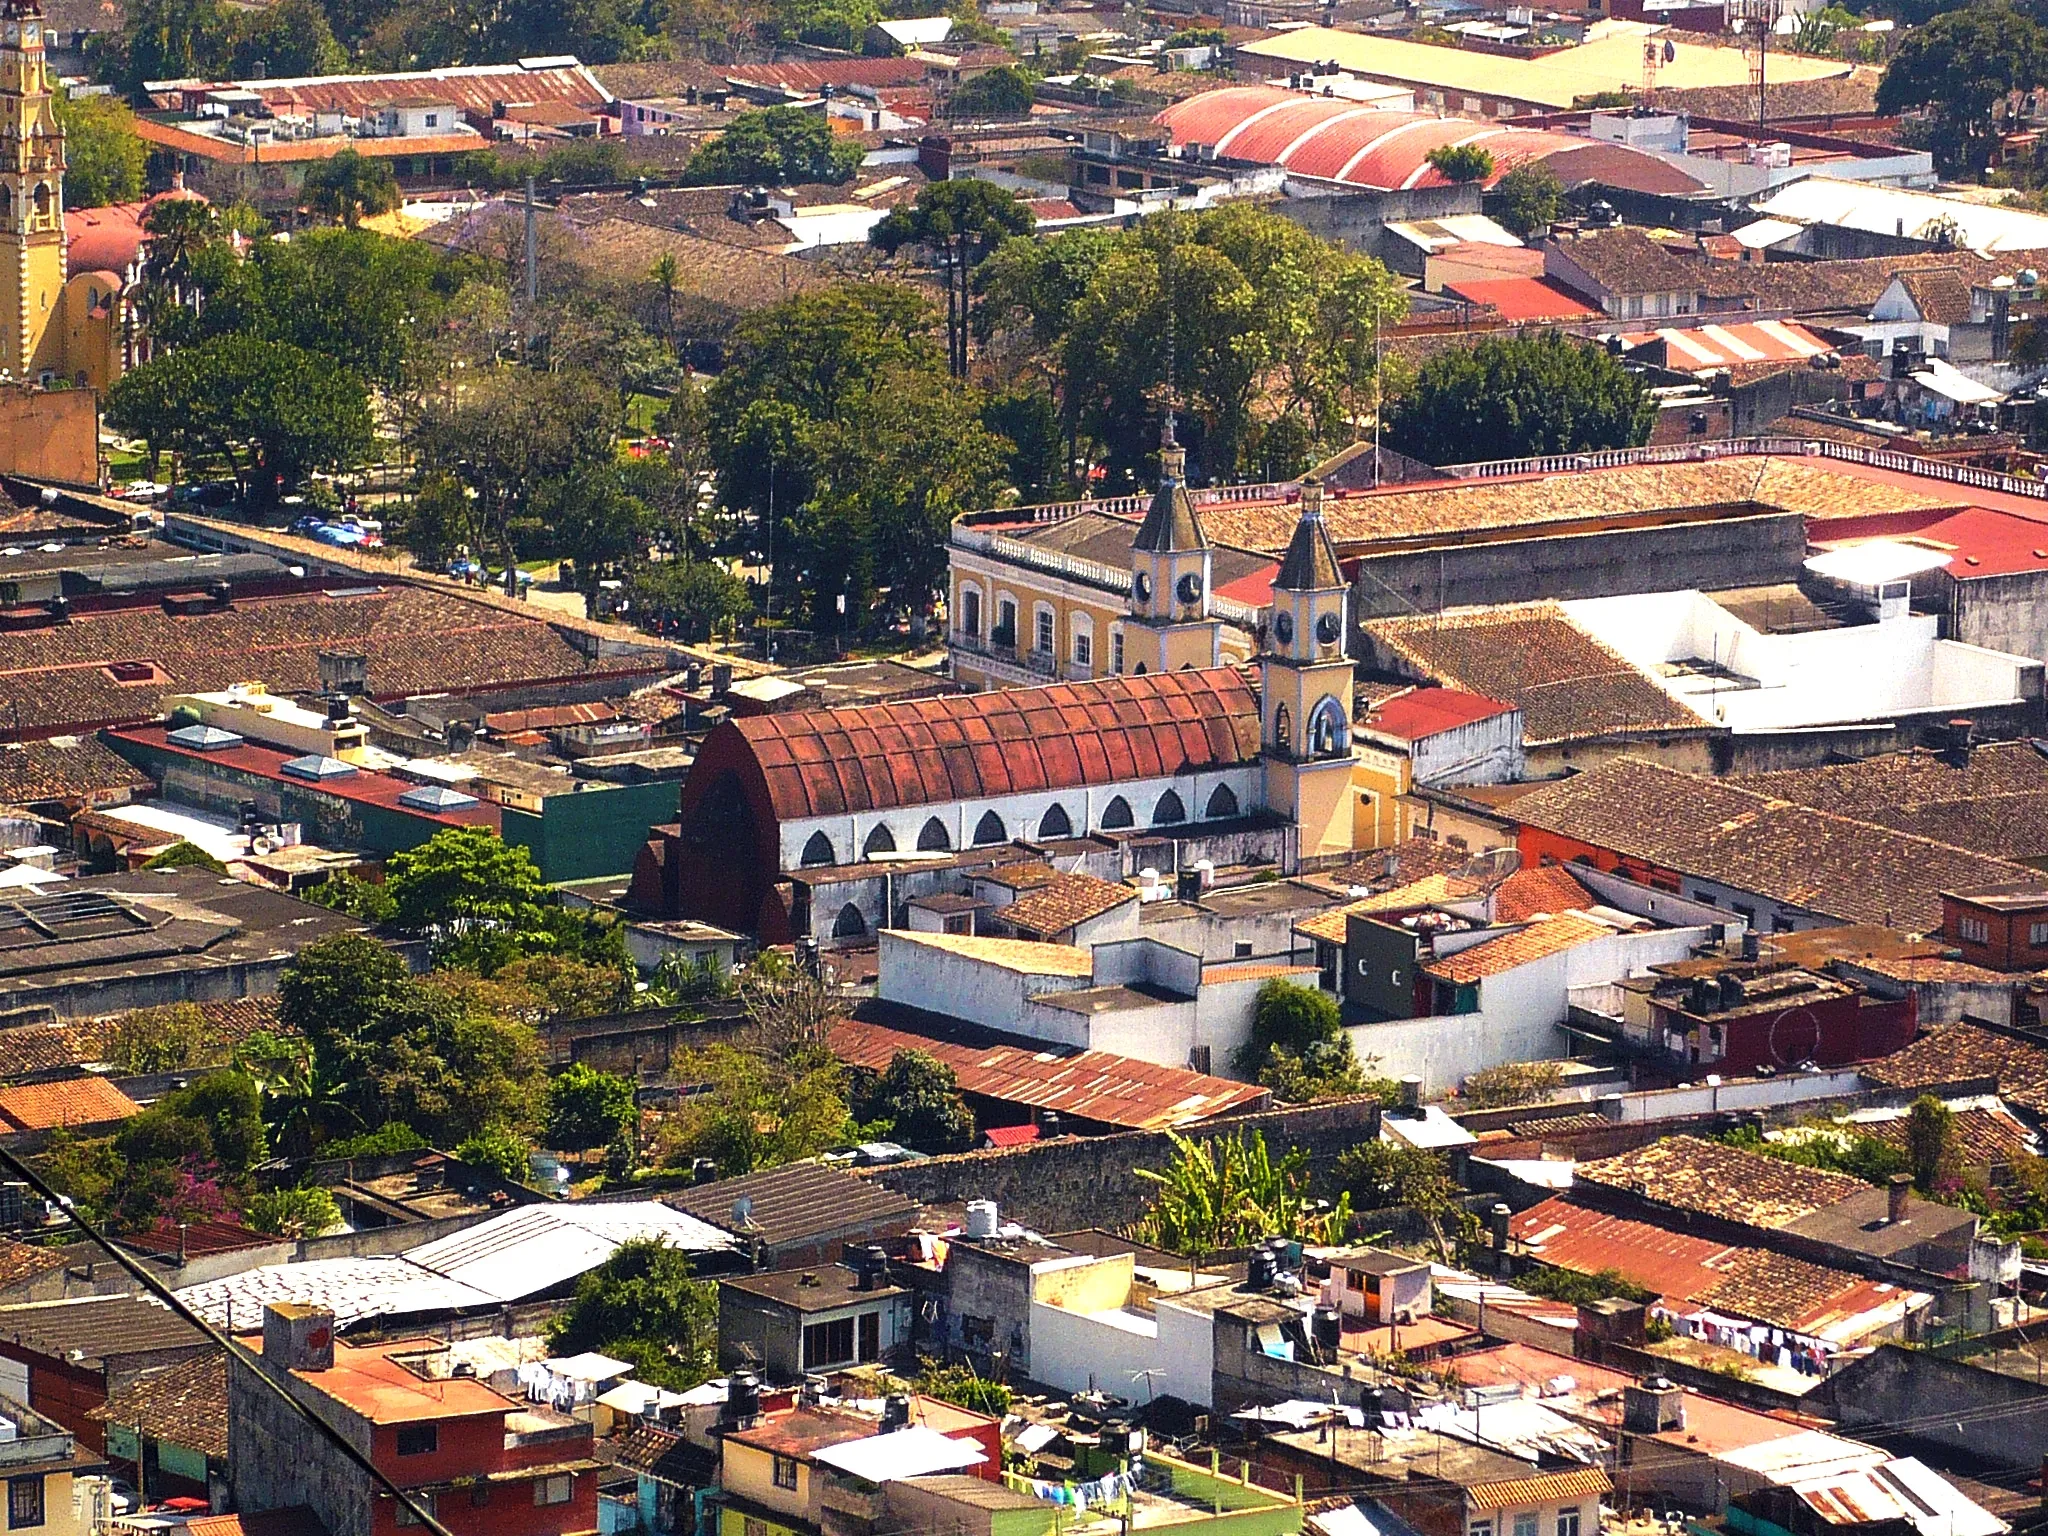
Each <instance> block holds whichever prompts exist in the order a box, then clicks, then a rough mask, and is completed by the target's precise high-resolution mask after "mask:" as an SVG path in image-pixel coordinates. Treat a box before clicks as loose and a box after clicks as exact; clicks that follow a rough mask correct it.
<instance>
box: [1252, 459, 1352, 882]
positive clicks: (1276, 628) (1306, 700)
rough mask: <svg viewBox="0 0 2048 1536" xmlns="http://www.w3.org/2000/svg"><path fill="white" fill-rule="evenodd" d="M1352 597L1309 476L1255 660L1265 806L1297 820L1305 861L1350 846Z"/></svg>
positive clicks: (1316, 487) (1320, 492)
mask: <svg viewBox="0 0 2048 1536" xmlns="http://www.w3.org/2000/svg"><path fill="white" fill-rule="evenodd" d="M1349 598H1350V589H1349V585H1348V583H1346V582H1345V580H1344V572H1343V571H1342V570H1341V569H1340V568H1339V567H1338V564H1337V550H1336V546H1335V545H1333V544H1332V543H1331V542H1330V530H1329V529H1328V528H1327V527H1325V526H1324V524H1323V487H1322V484H1321V482H1319V481H1317V480H1316V479H1314V478H1313V477H1311V478H1310V479H1307V480H1304V481H1303V482H1302V485H1301V517H1300V520H1299V521H1298V522H1296V523H1295V525H1294V537H1293V538H1292V539H1290V540H1289V541H1288V545H1287V553H1286V555H1285V556H1283V557H1282V559H1281V561H1280V571H1279V574H1278V575H1276V576H1275V577H1274V578H1273V621H1272V626H1271V634H1270V639H1269V642H1268V644H1267V646H1266V649H1265V651H1264V653H1263V654H1262V655H1261V656H1260V657H1259V707H1260V709H1261V711H1262V712H1263V713H1264V715H1265V722H1264V745H1263V753H1262V755H1263V756H1264V758H1265V764H1266V804H1267V806H1268V807H1269V808H1270V809H1272V810H1275V811H1279V812H1280V813H1282V814H1283V815H1288V816H1292V817H1293V818H1294V821H1295V825H1296V826H1297V827H1298V828H1299V829H1300V837H1301V842H1300V853H1301V855H1302V857H1304V858H1307V857H1312V856H1313V855H1316V854H1319V853H1342V852H1344V851H1346V850H1348V849H1349V848H1350V847H1351V845H1352V832H1351V820H1352V818H1351V793H1350V791H1351V761H1352V754H1351V692H1352V670H1351V658H1350V656H1349V655H1347V654H1346V652H1345V648H1344V632H1345V628H1346V625H1345V617H1346V612H1347V608H1348V604H1349Z"/></svg>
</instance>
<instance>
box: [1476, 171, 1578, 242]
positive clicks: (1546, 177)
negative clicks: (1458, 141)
mask: <svg viewBox="0 0 2048 1536" xmlns="http://www.w3.org/2000/svg"><path fill="white" fill-rule="evenodd" d="M1491 201H1492V203H1493V207H1494V217H1496V218H1497V219H1499V220H1500V222H1501V223H1502V224H1503V225H1505V226H1506V227H1507V229H1508V232H1509V233H1510V234H1514V235H1519V236H1520V237H1521V238H1522V239H1524V240H1526V239H1528V238H1529V237H1530V236H1531V235H1535V234H1540V233H1541V232H1542V231H1543V230H1545V229H1548V228H1549V227H1550V225H1551V223H1552V222H1553V221H1554V220H1555V219H1556V218H1557V215H1558V210H1559V209H1561V208H1562V207H1563V206H1564V183H1563V182H1562V181H1559V180H1558V179H1557V172H1555V171H1553V170H1552V169H1551V168H1550V167H1549V166H1547V165H1545V164H1544V163H1543V162H1542V161H1541V160H1534V161H1531V162H1529V163H1528V164H1527V165H1518V166H1516V167H1515V168H1514V169H1513V170H1512V171H1509V172H1508V173H1507V175H1505V176H1503V177H1501V179H1500V180H1499V181H1497V182H1495V183H1494V184H1493V194H1492V199H1491Z"/></svg>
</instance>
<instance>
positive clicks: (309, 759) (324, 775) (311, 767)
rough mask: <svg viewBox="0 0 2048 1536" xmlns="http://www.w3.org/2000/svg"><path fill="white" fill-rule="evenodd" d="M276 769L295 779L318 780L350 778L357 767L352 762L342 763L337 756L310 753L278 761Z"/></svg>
mask: <svg viewBox="0 0 2048 1536" xmlns="http://www.w3.org/2000/svg"><path fill="white" fill-rule="evenodd" d="M277 771H278V772H279V773H288V774H290V775H291V776H292V777H293V778H295V779H315V780H318V779H346V778H352V777H354V775H355V773H356V772H357V769H356V765H355V764H354V763H344V762H343V761H342V760H341V759H340V758H338V757H325V756H322V755H321V754H319V753H310V754H308V755H307V756H305V757H295V758H293V759H292V760H291V761H290V762H288V763H279V764H278V767H277Z"/></svg>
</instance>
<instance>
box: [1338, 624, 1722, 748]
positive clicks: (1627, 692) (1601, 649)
mask: <svg viewBox="0 0 2048 1536" xmlns="http://www.w3.org/2000/svg"><path fill="white" fill-rule="evenodd" d="M1366 629H1367V632H1368V633H1369V634H1370V635H1371V636H1372V637H1373V639H1374V640H1375V641H1376V642H1377V643H1378V644H1379V645H1380V646H1381V647H1383V648H1384V649H1385V650H1386V651H1388V652H1391V653H1392V654H1393V655H1394V656H1396V657H1398V658H1399V659H1400V661H1401V662H1402V663H1403V666H1402V670H1403V671H1408V672H1419V673H1421V674H1423V675H1425V676H1429V677H1434V678H1436V679H1437V680H1438V681H1440V682H1442V683H1443V684H1444V685H1445V686H1447V687H1455V688H1460V689H1464V690H1467V691H1469V692H1473V693H1477V694H1480V695H1483V696H1487V697H1491V698H1496V699H1505V700H1507V701H1508V702H1510V703H1512V704H1514V705H1515V706H1516V707H1518V708H1519V709H1520V710H1521V711H1522V733H1523V738H1524V740H1525V741H1527V742H1528V743H1529V745H1531V746H1541V745H1550V744H1553V743H1557V742H1564V741H1581V740H1586V739H1588V738H1597V737H1603V736H1613V735H1639V734H1644V733H1650V734H1655V733H1657V732H1662V731H1674V730H1678V731H1684V730H1694V731H1704V730H1708V729H1710V727H1709V725H1708V722H1707V721H1706V720H1704V719H1702V718H1701V717H1700V716H1699V715H1698V714H1697V713H1695V712H1694V711H1693V710H1690V709H1688V708H1686V706H1685V705H1683V704H1681V703H1679V702H1678V700H1676V699H1674V698H1673V697H1672V696H1671V695H1670V694H1668V693H1666V692H1665V691H1664V690H1663V689H1662V688H1659V687H1658V686H1657V685H1656V683H1654V682H1653V681H1651V680H1650V678H1649V677H1648V676H1646V675H1645V674H1644V673H1643V672H1642V670H1641V669H1640V668H1638V667H1635V666H1632V665H1631V664H1630V663H1629V662H1628V661H1626V660H1624V659H1623V658H1622V657H1621V656H1619V655H1617V654H1616V653H1615V652H1614V651H1612V650H1609V649H1608V648H1607V647H1606V646H1605V645H1602V644H1601V643H1600V642H1599V641H1598V640H1596V639H1595V638H1594V637H1593V636H1591V635H1589V634H1587V633H1586V632H1585V631H1584V630H1583V629H1580V628H1579V627H1578V626H1577V625H1576V624H1574V623H1572V621H1571V620H1570V619H1568V618H1567V617H1565V614H1564V610H1563V609H1562V608H1560V607H1559V606H1558V605H1557V604H1556V603H1547V602H1546V603H1522V604H1514V605H1512V606H1508V607H1501V608H1484V609H1471V610H1467V611H1465V612H1462V613H1461V612H1452V613H1447V614H1442V615H1435V614H1432V615H1426V616H1424V617H1422V618H1419V619H1416V618H1401V619H1376V620H1374V621H1373V622H1372V623H1370V624H1368V625H1367V626H1366Z"/></svg>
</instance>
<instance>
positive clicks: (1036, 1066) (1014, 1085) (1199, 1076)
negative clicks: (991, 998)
mask: <svg viewBox="0 0 2048 1536" xmlns="http://www.w3.org/2000/svg"><path fill="white" fill-rule="evenodd" d="M898 1051H923V1052H924V1053H925V1054H926V1055H928V1056H933V1057H936V1058H937V1059H938V1060H939V1061H941V1062H943V1063H944V1064H945V1065H946V1066H948V1067H950V1068H952V1070H953V1077H954V1079H955V1081H956V1082H958V1084H959V1085H960V1091H961V1092H963V1093H972V1094H978V1095H980V1096H981V1097H983V1098H990V1099H1001V1100H1003V1101H1004V1102H1006V1103H1011V1104H1024V1105H1028V1106H1030V1107H1031V1108H1033V1109H1050V1110H1056V1111H1058V1112H1059V1113H1060V1114H1063V1115H1074V1116H1076V1117H1078V1118H1080V1119H1083V1120H1094V1121H1097V1122H1099V1123H1101V1124H1103V1125H1114V1126H1121V1127H1124V1128H1127V1129H1130V1130H1160V1129H1163V1128H1166V1127H1170V1126H1176V1125H1186V1124H1189V1123H1190V1122H1192V1121H1196V1120H1207V1119H1210V1118H1211V1117H1213V1116H1216V1115H1221V1114H1226V1113H1231V1112H1234V1111H1240V1110H1247V1109H1257V1108H1259V1107H1260V1106H1262V1105H1263V1104H1265V1102H1266V1101H1267V1099H1268V1098H1269V1097H1270V1095H1269V1094H1268V1092H1267V1091H1266V1090H1265V1089H1264V1088H1261V1087H1258V1086H1257V1085H1256V1084H1253V1083H1239V1082H1232V1081H1231V1080H1230V1079H1228V1078H1222V1077H1210V1076H1209V1075H1207V1074H1206V1073H1202V1072H1189V1071H1187V1070H1186V1069H1184V1068H1181V1067H1165V1066H1160V1065H1158V1064H1157V1063H1154V1062H1149V1061H1137V1060H1134V1059H1132V1058H1130V1057H1126V1056H1115V1055H1112V1054H1110V1053H1109V1052H1108V1051H1079V1052H1068V1051H1063V1050H1062V1049H1061V1048H1059V1047H1057V1046H1040V1045H1037V1044H1035V1043H1025V1042H1015V1043H1012V1042H1008V1041H997V1042H993V1043H980V1044H976V1043H969V1042H967V1041H964V1040H960V1039H948V1038H945V1037H942V1036H938V1035H926V1034H917V1033H912V1032H911V1031H909V1030H904V1029H897V1028H894V1027H892V1026H890V1025H886V1024H880V1023H873V1022H870V1021H868V1020H866V1019H841V1020H840V1021H839V1022H838V1023H837V1024H834V1025H833V1026H832V1053H833V1054H834V1055H835V1056H837V1057H838V1058H839V1059H840V1060H841V1061H844V1062H846V1063H847V1064H848V1065H850V1066H856V1067H865V1068H867V1069H869V1070H871V1071H876V1072H880V1071H885V1070H886V1069H887V1068H888V1065H889V1062H890V1060H891V1058H893V1057H894V1056H895V1054H896V1053H897V1052H898Z"/></svg>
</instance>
